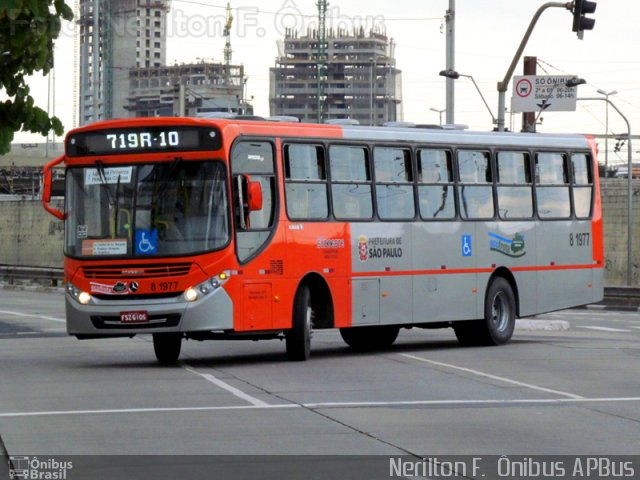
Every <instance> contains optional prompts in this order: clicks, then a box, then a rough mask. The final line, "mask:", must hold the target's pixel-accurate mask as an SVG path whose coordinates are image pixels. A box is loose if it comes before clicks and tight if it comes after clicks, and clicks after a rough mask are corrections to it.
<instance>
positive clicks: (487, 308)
mask: <svg viewBox="0 0 640 480" xmlns="http://www.w3.org/2000/svg"><path fill="white" fill-rule="evenodd" d="M515 325H516V299H515V295H514V294H513V289H512V288H511V285H510V284H509V282H508V281H507V280H505V279H504V278H501V277H498V278H495V279H494V280H493V281H492V282H491V283H490V284H489V288H488V289H487V296H486V299H485V304H484V319H482V320H472V321H464V322H455V323H454V324H453V330H454V331H455V333H456V337H457V338H458V341H459V342H460V344H461V345H464V346H478V345H504V344H505V343H507V342H508V341H509V340H511V337H512V336H513V330H514V328H515Z"/></svg>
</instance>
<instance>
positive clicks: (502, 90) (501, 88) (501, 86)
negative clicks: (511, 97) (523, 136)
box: [498, 2, 574, 132]
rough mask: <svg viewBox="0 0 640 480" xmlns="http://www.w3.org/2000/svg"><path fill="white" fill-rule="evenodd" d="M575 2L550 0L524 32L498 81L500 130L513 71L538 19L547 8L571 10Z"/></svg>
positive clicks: (502, 127) (502, 129) (502, 125)
mask: <svg viewBox="0 0 640 480" xmlns="http://www.w3.org/2000/svg"><path fill="white" fill-rule="evenodd" d="M573 5H574V2H569V3H560V2H549V3H545V4H544V5H542V6H541V7H540V8H539V9H538V11H537V12H536V13H535V15H534V16H533V18H532V19H531V23H530V24H529V28H528V29H527V32H526V33H525V34H524V37H523V39H522V41H521V42H520V46H519V47H518V50H517V51H516V54H515V55H514V57H513V60H512V61H511V65H510V66H509V70H507V73H506V75H505V76H504V79H503V80H502V82H498V131H499V132H504V112H505V103H506V100H505V97H506V93H507V89H508V88H509V82H510V81H511V77H512V76H513V72H514V70H515V69H516V65H517V64H518V62H519V61H520V57H522V52H524V48H525V47H526V46H527V42H528V41H529V37H531V33H532V32H533V29H534V27H535V26H536V23H538V19H539V18H540V16H541V15H542V12H544V11H545V10H546V9H547V8H565V9H567V10H571V9H572V8H573Z"/></svg>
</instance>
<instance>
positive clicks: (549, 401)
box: [0, 397, 640, 418]
mask: <svg viewBox="0 0 640 480" xmlns="http://www.w3.org/2000/svg"><path fill="white" fill-rule="evenodd" d="M622 402H640V397H596V398H584V397H582V398H522V399H512V400H499V399H498V400H473V399H472V400H413V401H404V402H403V401H397V402H393V401H387V402H319V403H303V404H296V403H286V404H278V405H264V406H258V405H230V406H219V407H164V408H121V409H104V410H53V411H40V412H9V413H0V418H21V417H47V416H65V415H109V414H123V413H125V414H126V413H171V412H177V413H179V412H215V411H228V410H265V411H266V410H291V409H296V408H309V409H319V408H378V407H404V406H443V407H446V406H450V405H456V406H460V405H469V406H470V407H474V406H491V405H498V406H502V405H526V404H531V405H572V404H583V403H622Z"/></svg>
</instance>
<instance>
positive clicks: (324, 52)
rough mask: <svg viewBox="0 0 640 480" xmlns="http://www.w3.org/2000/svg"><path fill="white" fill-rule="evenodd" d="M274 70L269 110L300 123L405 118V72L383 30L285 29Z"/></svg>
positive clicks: (377, 122)
mask: <svg viewBox="0 0 640 480" xmlns="http://www.w3.org/2000/svg"><path fill="white" fill-rule="evenodd" d="M279 50H280V51H279V52H278V53H279V56H278V58H277V59H276V66H275V67H273V68H271V69H270V94H269V104H270V110H271V115H288V116H293V117H297V118H299V119H300V121H301V122H319V121H320V122H324V121H327V120H335V119H353V120H357V121H358V122H359V123H360V124H362V125H382V124H383V123H385V122H391V121H399V120H402V72H401V71H400V70H398V69H397V68H396V60H395V52H394V50H395V44H394V42H393V39H389V38H388V37H387V36H386V35H384V34H383V33H382V32H381V31H368V32H365V30H364V29H358V30H356V31H353V32H349V31H346V30H342V29H339V30H337V31H334V30H332V29H329V30H326V31H325V32H324V35H321V36H320V40H319V38H318V31H316V30H308V31H307V33H306V35H304V36H299V35H298V33H297V32H295V31H293V30H290V31H287V32H286V35H285V38H284V41H283V42H281V43H280V44H279Z"/></svg>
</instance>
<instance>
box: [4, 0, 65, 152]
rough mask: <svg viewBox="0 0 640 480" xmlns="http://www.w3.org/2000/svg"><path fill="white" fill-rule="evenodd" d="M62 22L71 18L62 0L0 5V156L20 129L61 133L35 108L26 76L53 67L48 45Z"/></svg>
mask: <svg viewBox="0 0 640 480" xmlns="http://www.w3.org/2000/svg"><path fill="white" fill-rule="evenodd" d="M62 19H64V20H71V19H73V12H72V10H71V8H70V7H69V6H68V5H67V4H66V3H65V2H64V0H3V1H2V2H0V93H4V94H5V96H6V97H8V100H5V101H4V102H0V155H3V154H5V153H7V152H8V151H9V149H10V147H11V141H12V140H13V135H14V133H15V132H17V131H19V130H23V131H27V132H33V133H40V134H42V135H47V134H48V133H49V132H50V131H51V130H53V131H54V132H55V133H56V135H62V133H63V132H64V128H63V126H62V122H60V120H59V119H58V118H57V117H52V118H49V115H48V114H47V112H45V111H44V110H42V109H41V108H39V107H37V106H36V105H35V101H34V99H33V97H32V96H31V94H30V90H29V86H28V85H27V83H26V77H28V76H29V75H33V74H34V73H35V72H39V71H42V74H43V75H47V74H48V73H49V71H50V70H51V68H52V67H53V41H54V40H55V39H56V38H58V35H59V34H60V29H61V24H62Z"/></svg>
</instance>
